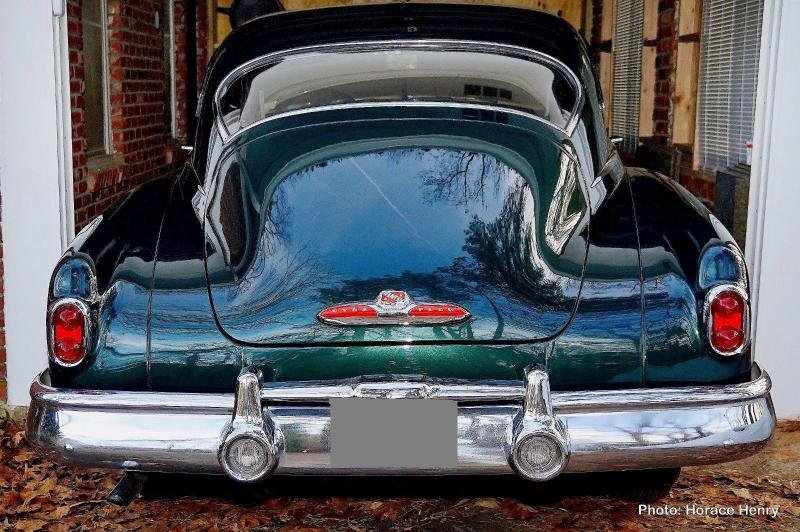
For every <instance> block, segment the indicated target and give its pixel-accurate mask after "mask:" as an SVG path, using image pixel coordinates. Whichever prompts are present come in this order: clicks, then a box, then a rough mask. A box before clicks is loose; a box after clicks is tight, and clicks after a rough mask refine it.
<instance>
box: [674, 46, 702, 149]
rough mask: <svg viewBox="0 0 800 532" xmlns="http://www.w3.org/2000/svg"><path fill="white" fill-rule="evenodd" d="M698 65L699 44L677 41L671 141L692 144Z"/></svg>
mask: <svg viewBox="0 0 800 532" xmlns="http://www.w3.org/2000/svg"><path fill="white" fill-rule="evenodd" d="M699 65H700V44H699V43H696V42H679V43H678V64H677V66H676V68H675V71H676V72H675V92H674V94H673V96H672V108H673V115H672V142H673V143H674V144H681V145H693V144H694V131H695V124H696V122H697V120H696V119H697V76H698V71H699Z"/></svg>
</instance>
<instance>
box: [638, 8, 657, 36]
mask: <svg viewBox="0 0 800 532" xmlns="http://www.w3.org/2000/svg"><path fill="white" fill-rule="evenodd" d="M643 24H644V26H643V27H642V38H643V39H644V40H645V41H652V40H655V39H657V38H658V0H644V22H643Z"/></svg>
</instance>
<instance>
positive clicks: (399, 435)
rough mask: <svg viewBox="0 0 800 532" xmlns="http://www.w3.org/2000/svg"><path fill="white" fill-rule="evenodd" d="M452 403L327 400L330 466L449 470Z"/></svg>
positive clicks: (454, 419)
mask: <svg viewBox="0 0 800 532" xmlns="http://www.w3.org/2000/svg"><path fill="white" fill-rule="evenodd" d="M457 461H458V404H457V403H456V402H455V401H445V400H440V399H365V398H342V399H331V467H334V468H347V469H384V470H385V469H437V468H452V467H455V466H456V462H457Z"/></svg>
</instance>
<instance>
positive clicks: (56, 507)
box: [0, 413, 800, 530]
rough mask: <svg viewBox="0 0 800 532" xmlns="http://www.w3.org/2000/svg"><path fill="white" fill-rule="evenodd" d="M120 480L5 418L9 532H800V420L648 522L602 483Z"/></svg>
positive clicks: (695, 484)
mask: <svg viewBox="0 0 800 532" xmlns="http://www.w3.org/2000/svg"><path fill="white" fill-rule="evenodd" d="M0 417H2V413H0ZM119 478H120V473H118V472H109V471H101V470H96V469H80V468H71V467H67V466H62V465H58V464H54V463H52V462H50V461H48V460H46V459H43V458H40V457H39V456H38V455H36V454H35V453H34V452H33V450H32V449H31V448H30V447H29V445H28V444H27V442H26V441H25V438H24V431H23V427H22V426H21V425H20V424H17V423H14V422H12V421H10V420H9V419H8V418H6V419H5V420H3V419H0V529H10V530H14V529H18V530H75V529H87V530H94V529H104V530H135V529H140V528H146V529H150V530H253V529H257V530H258V529H260V530H284V529H285V530H388V529H393V530H394V529H397V530H406V529H422V530H442V529H453V530H511V529H513V530H539V529H542V528H554V529H560V530H575V529H585V530H645V529H664V528H666V529H681V530H686V529H689V530H691V529H719V530H723V529H724V530H731V529H734V530H736V529H741V530H758V529H780V530H800V422H784V423H782V424H781V425H780V427H779V431H778V433H777V434H776V436H775V438H774V439H773V440H772V441H771V442H770V444H769V446H768V447H767V448H766V450H764V451H763V452H762V453H760V454H758V455H756V456H754V457H751V458H748V459H746V460H742V461H739V462H734V463H731V464H723V465H717V466H706V467H691V468H685V469H684V470H683V472H682V474H681V476H680V478H679V479H678V482H677V483H676V485H675V487H674V488H673V489H672V491H671V493H670V495H669V497H667V498H664V499H662V500H660V501H658V502H656V503H653V504H652V506H651V510H650V512H651V514H653V513H662V514H663V513H664V512H665V511H672V512H677V515H640V508H639V506H638V504H637V503H635V502H630V501H626V500H623V499H620V498H616V497H614V496H611V495H608V493H609V489H608V488H609V484H613V483H614V482H618V481H619V478H618V477H608V476H597V475H590V476H584V475H581V476H565V477H562V478H561V479H560V480H559V481H557V482H555V483H551V484H548V485H546V486H541V485H538V486H534V485H531V484H527V483H524V482H522V481H519V480H517V479H516V478H514V477H497V478H494V477H493V478H471V477H468V478H433V479H431V478H416V479H415V478H387V479H341V478H339V479H337V478H298V479H287V478H275V479H273V480H272V481H271V482H270V483H268V484H265V485H262V486H257V487H248V488H247V489H242V488H241V487H239V486H237V485H235V484H233V483H230V482H228V481H226V480H224V479H222V478H213V477H197V476H192V477H188V476H156V477H153V476H151V477H150V478H149V480H148V482H147V484H146V485H145V488H144V491H143V493H142V496H141V497H139V498H137V499H136V500H134V501H133V502H132V503H131V504H130V505H129V506H127V507H118V506H114V505H111V504H108V503H107V502H105V500H104V497H105V496H106V494H107V493H108V491H109V490H111V489H112V488H113V487H114V485H115V483H116V481H117V480H119ZM686 505H696V507H701V508H704V507H716V508H733V509H734V511H735V512H736V515H733V516H717V515H708V514H706V515H702V514H699V513H697V511H695V512H694V513H692V512H689V511H687V506H686ZM740 505H746V507H747V508H753V509H756V510H754V511H756V512H759V511H758V510H757V509H759V508H761V509H766V508H775V507H777V510H776V511H777V515H775V516H771V515H765V514H764V513H765V511H764V510H762V511H760V512H759V513H758V514H757V515H752V516H747V515H739V507H740ZM660 508H661V510H659V509H660ZM669 508H674V509H676V510H668V509H669ZM664 509H667V510H664Z"/></svg>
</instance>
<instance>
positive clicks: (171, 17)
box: [167, 0, 179, 139]
mask: <svg viewBox="0 0 800 532" xmlns="http://www.w3.org/2000/svg"><path fill="white" fill-rule="evenodd" d="M167 24H168V26H167V28H168V31H167V35H168V39H169V43H168V47H167V48H168V53H169V67H168V68H169V118H170V134H171V135H172V138H174V139H177V138H178V137H179V131H178V83H177V71H176V70H177V68H176V63H177V61H176V57H175V54H176V47H175V0H167Z"/></svg>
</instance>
